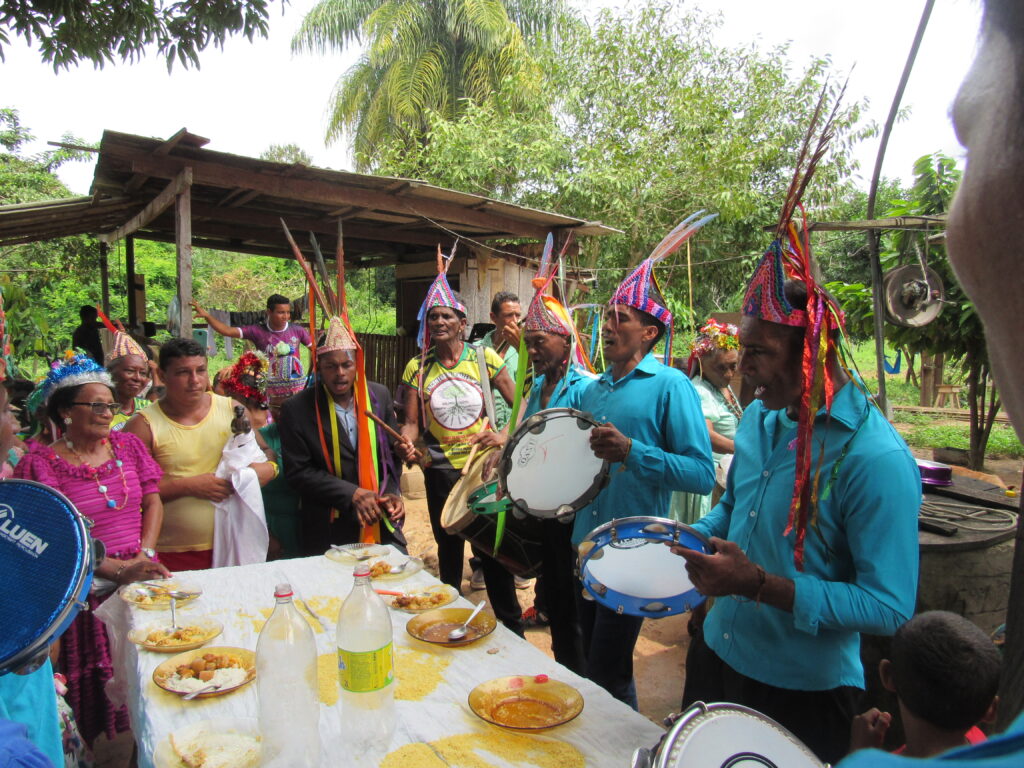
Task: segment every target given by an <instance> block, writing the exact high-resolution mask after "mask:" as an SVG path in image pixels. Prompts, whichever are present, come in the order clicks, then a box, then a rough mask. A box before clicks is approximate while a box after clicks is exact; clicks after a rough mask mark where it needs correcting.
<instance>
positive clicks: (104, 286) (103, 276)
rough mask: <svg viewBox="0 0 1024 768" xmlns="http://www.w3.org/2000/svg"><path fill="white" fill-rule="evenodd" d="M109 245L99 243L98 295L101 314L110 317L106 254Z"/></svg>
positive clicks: (108, 270) (108, 275)
mask: <svg viewBox="0 0 1024 768" xmlns="http://www.w3.org/2000/svg"><path fill="white" fill-rule="evenodd" d="M109 252H110V246H109V245H107V244H106V243H102V242H101V243H100V291H101V293H100V295H101V297H102V298H101V303H102V305H103V314H105V315H106V316H107V317H110V266H109V264H108V263H107V254H108V253H109Z"/></svg>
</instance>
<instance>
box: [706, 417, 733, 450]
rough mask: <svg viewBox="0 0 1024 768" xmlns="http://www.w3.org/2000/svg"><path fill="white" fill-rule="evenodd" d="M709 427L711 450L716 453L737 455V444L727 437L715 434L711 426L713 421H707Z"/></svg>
mask: <svg viewBox="0 0 1024 768" xmlns="http://www.w3.org/2000/svg"><path fill="white" fill-rule="evenodd" d="M704 421H706V422H707V425H708V435H710V437H711V450H712V451H714V452H715V453H736V443H735V442H733V441H732V439H730V438H728V437H726V436H725V435H720V434H718V433H717V432H715V428H714V427H712V426H711V419H705V420H704Z"/></svg>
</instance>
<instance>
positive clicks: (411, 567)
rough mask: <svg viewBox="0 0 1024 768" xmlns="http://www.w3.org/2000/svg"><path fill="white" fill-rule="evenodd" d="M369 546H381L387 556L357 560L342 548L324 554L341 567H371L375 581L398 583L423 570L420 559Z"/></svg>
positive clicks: (385, 548) (372, 556) (371, 575)
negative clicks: (357, 564) (358, 565)
mask: <svg viewBox="0 0 1024 768" xmlns="http://www.w3.org/2000/svg"><path fill="white" fill-rule="evenodd" d="M363 546H366V545H363ZM369 546H380V547H382V549H384V550H385V554H384V555H382V556H377V555H371V556H370V557H368V558H366V557H359V558H356V557H352V556H351V555H350V554H348V553H347V552H345V551H342V550H341V549H340V548H331V549H329V550H327V551H326V552H324V557H326V558H327V559H328V560H333V561H334V562H336V563H340V564H341V565H347V566H353V565H355V564H356V563H357V562H361V563H363V564H365V565H369V566H370V578H371V579H373V580H374V581H398V580H399V579H404V578H406V577H407V576H412V575H413V574H414V573H419V572H420V571H421V570H423V561H422V560H421V559H420V558H418V557H409V556H407V555H403V554H402V553H401V552H394V551H392V550H391V549H389V548H388V547H384V546H383V545H379V544H375V545H369Z"/></svg>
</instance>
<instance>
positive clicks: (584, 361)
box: [523, 230, 594, 371]
mask: <svg viewBox="0 0 1024 768" xmlns="http://www.w3.org/2000/svg"><path fill="white" fill-rule="evenodd" d="M571 239H572V230H569V237H567V238H566V241H565V245H564V246H562V252H561V253H560V254H559V255H558V258H555V259H552V258H551V255H552V252H553V251H554V238H553V237H552V236H551V235H550V234H549V235H548V239H547V240H546V241H545V243H544V255H543V256H541V260H540V269H538V270H537V276H536V277H535V278H533V287H534V288H535V289H536V293H535V294H534V296H533V300H532V301H531V302H530V307H529V309H527V311H526V316H525V317H524V318H523V330H524V331H544V332H545V333H554V334H557V335H559V336H567V337H569V347H570V353H569V354H570V357H571V359H572V363H573V365H574V366H576V367H577V368H583V369H586V370H588V371H593V370H594V368H593V366H592V365H591V364H590V359H589V358H588V357H587V352H586V349H585V348H584V346H583V342H582V340H581V339H580V335H579V332H578V331H577V329H576V324H575V323H573V321H572V317H571V316H570V314H569V310H567V309H566V308H565V306H564V305H563V304H562V302H560V301H559V300H558V299H556V298H555V297H554V296H551V295H550V294H548V293H547V292H546V291H547V289H548V287H549V286H550V285H551V282H552V280H553V279H554V277H555V274H556V273H557V272H558V264H559V261H560V260H561V258H562V256H563V255H564V254H565V251H566V249H567V248H568V246H569V243H570V241H571Z"/></svg>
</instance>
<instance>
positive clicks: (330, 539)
mask: <svg viewBox="0 0 1024 768" xmlns="http://www.w3.org/2000/svg"><path fill="white" fill-rule="evenodd" d="M335 325H336V324H335V323H332V330H333V328H334V326H335ZM332 335H333V334H331V333H329V334H328V339H327V343H326V344H325V345H324V346H323V347H321V348H320V349H319V350H318V354H317V364H316V370H317V379H318V381H317V386H315V387H312V388H309V389H306V390H304V391H303V392H301V393H299V394H298V395H295V396H294V397H292V398H291V399H289V400H288V401H287V402H286V403H285V404H284V406H283V407H282V409H281V421H280V424H279V429H280V433H281V451H282V453H283V454H284V466H285V477H286V478H287V480H288V483H289V485H290V486H291V487H292V489H293V490H294V491H295V492H296V493H298V494H299V496H300V498H301V500H302V508H301V520H302V522H301V527H300V534H299V545H300V549H301V551H302V554H303V555H314V554H322V553H323V552H324V550H326V549H327V548H328V546H329V545H330V544H350V543H354V542H358V541H359V540H360V531H361V529H362V528H363V527H364V526H374V525H379V527H380V538H381V542H382V543H385V544H396V545H397V546H399V547H401V548H403V549H404V547H405V537H404V536H403V535H402V529H401V523H402V521H403V519H404V517H405V507H404V505H403V502H402V496H401V492H400V491H399V486H398V480H399V477H400V475H401V465H400V463H399V462H398V460H397V459H396V457H397V458H399V459H405V458H406V456H405V453H406V452H407V451H408V450H409V447H408V446H407V445H405V444H403V443H400V442H399V441H396V440H394V439H393V438H391V437H390V436H388V435H387V434H385V433H384V430H383V429H381V428H380V427H377V428H376V429H373V426H374V425H373V424H372V423H371V424H370V427H371V429H370V432H369V434H370V435H371V439H373V436H374V433H376V438H375V439H376V443H377V451H376V454H377V467H376V470H377V478H378V482H379V491H376V492H375V491H373V490H370V489H368V488H363V487H360V485H359V476H360V473H359V466H358V461H359V459H358V455H359V451H358V440H359V430H358V421H359V416H360V414H359V408H358V405H357V402H356V397H355V391H354V385H355V384H356V378H357V376H356V361H355V351H354V344H350V343H349V342H350V341H351V339H350V337H347V338H344V339H341V340H339V339H337V338H333V339H332ZM368 388H369V395H370V404H371V407H372V409H373V412H374V413H375V414H377V415H378V416H379V417H380V418H381V419H382V420H383V421H385V422H386V423H387V424H388V425H389V426H391V427H393V428H395V429H397V427H398V425H397V423H396V421H395V413H394V403H393V401H392V399H391V395H390V394H389V393H388V390H387V389H386V388H385V387H384V386H383V385H381V384H378V383H376V382H373V381H371V382H368ZM338 468H340V471H336V469H338ZM385 519H386V520H387V521H388V522H390V523H391V527H393V528H394V531H393V532H392V531H391V530H390V527H389V526H388V525H387V523H386V522H385Z"/></svg>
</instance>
